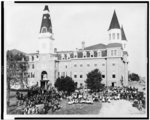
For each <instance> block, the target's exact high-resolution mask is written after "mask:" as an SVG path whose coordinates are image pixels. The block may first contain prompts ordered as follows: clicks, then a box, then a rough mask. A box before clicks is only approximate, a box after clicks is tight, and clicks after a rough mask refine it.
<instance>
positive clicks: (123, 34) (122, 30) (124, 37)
mask: <svg viewBox="0 0 150 120" xmlns="http://www.w3.org/2000/svg"><path fill="white" fill-rule="evenodd" d="M121 39H122V40H127V39H126V36H125V33H124V29H123V26H121Z"/></svg>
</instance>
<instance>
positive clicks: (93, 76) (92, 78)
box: [85, 69, 104, 92]
mask: <svg viewBox="0 0 150 120" xmlns="http://www.w3.org/2000/svg"><path fill="white" fill-rule="evenodd" d="M101 81H102V75H101V73H100V71H99V70H98V69H95V70H93V71H91V72H89V73H88V74H87V79H86V81H85V83H86V85H87V88H88V89H91V91H95V92H96V91H99V90H100V89H101V88H102V87H104V84H102V83H101Z"/></svg>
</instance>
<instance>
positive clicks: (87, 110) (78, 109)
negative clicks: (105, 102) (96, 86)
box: [49, 100, 102, 114]
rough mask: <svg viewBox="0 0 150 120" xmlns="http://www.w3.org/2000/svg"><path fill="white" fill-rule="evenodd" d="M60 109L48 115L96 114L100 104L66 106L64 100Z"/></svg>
mask: <svg viewBox="0 0 150 120" xmlns="http://www.w3.org/2000/svg"><path fill="white" fill-rule="evenodd" d="M61 106H62V108H61V109H60V110H58V111H56V112H54V113H51V112H49V114H98V113H99V112H100V109H101V107H102V104H101V102H94V104H72V105H68V104H67V101H66V100H63V101H62V103H61Z"/></svg>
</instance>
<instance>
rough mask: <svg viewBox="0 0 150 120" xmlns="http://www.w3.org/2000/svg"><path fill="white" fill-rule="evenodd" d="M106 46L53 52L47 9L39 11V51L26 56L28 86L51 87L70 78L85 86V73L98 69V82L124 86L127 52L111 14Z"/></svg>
mask: <svg viewBox="0 0 150 120" xmlns="http://www.w3.org/2000/svg"><path fill="white" fill-rule="evenodd" d="M108 36H109V43H108V44H107V45H106V44H103V43H98V44H96V45H92V46H88V47H85V42H84V41H83V42H82V48H80V49H77V50H75V51H57V49H56V48H55V49H54V48H53V41H54V38H53V31H52V23H51V18H50V13H49V8H48V6H45V8H44V10H43V17H42V23H41V28H40V33H39V39H38V40H39V51H38V52H37V53H30V54H27V56H28V57H29V69H28V83H29V85H34V84H36V83H38V85H39V86H41V87H46V84H47V83H48V82H50V83H52V85H54V82H55V80H56V79H57V78H58V77H61V76H70V77H72V79H73V80H74V81H75V82H78V85H80V84H85V83H84V81H85V80H86V75H87V73H88V72H90V71H92V70H94V69H96V68H97V69H99V70H100V72H101V74H102V83H104V84H105V85H106V86H122V85H124V86H127V85H128V59H127V58H128V52H127V51H126V46H127V39H126V36H125V33H124V29H123V27H122V26H121V27H120V24H119V21H118V18H117V15H116V12H115V11H114V14H113V17H112V20H111V23H110V26H109V29H108Z"/></svg>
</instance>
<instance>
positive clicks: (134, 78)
mask: <svg viewBox="0 0 150 120" xmlns="http://www.w3.org/2000/svg"><path fill="white" fill-rule="evenodd" d="M129 80H131V81H139V80H140V77H139V75H138V74H136V73H131V74H129Z"/></svg>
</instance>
